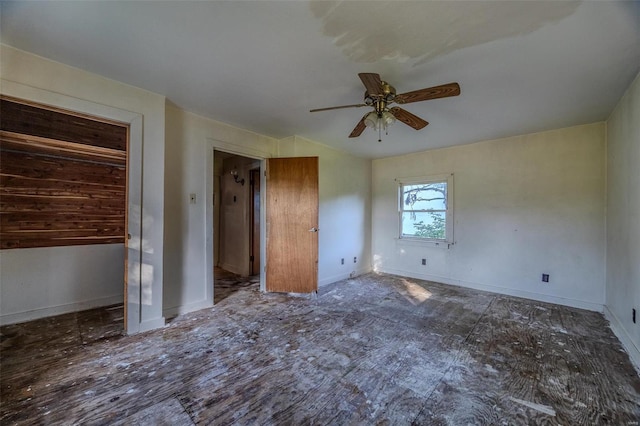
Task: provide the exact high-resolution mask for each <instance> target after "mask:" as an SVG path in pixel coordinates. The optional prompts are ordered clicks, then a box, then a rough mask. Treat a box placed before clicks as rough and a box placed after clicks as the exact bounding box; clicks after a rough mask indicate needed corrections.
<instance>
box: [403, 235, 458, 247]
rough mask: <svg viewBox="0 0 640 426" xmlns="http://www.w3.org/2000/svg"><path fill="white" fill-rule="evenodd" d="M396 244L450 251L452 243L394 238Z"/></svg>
mask: <svg viewBox="0 0 640 426" xmlns="http://www.w3.org/2000/svg"><path fill="white" fill-rule="evenodd" d="M394 239H395V240H396V241H397V242H398V244H400V245H407V246H415V247H438V248H445V249H450V248H451V246H453V244H454V243H452V242H449V241H436V240H422V239H419V238H398V237H396V238H394Z"/></svg>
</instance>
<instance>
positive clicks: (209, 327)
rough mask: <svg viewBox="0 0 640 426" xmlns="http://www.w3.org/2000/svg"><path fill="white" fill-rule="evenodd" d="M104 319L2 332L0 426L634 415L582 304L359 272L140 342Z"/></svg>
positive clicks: (569, 419) (639, 389)
mask: <svg viewBox="0 0 640 426" xmlns="http://www.w3.org/2000/svg"><path fill="white" fill-rule="evenodd" d="M114 312H115V309H114V310H112V311H109V310H94V311H88V312H85V313H79V314H72V315H65V316H60V317H54V318H49V319H46V320H39V321H33V322H30V323H25V324H19V325H12V326H5V327H2V329H1V333H2V352H1V359H0V363H1V378H0V384H1V393H0V398H1V402H2V403H1V408H0V423H2V424H3V425H5V424H7V425H8V424H29V425H31V424H127V425H128V424H142V425H146V424H153V425H155V424H171V425H191V424H216V425H218V424H252V425H253V424H295V425H298V424H337V425H342V424H420V425H421V424H424V425H444V424H449V425H467V424H473V425H477V424H495V425H502V424H509V425H517V424H522V425H547V424H549V425H551V424H553V425H557V424H559V425H599V424H609V425H635V424H638V423H637V422H638V421H640V377H639V376H638V374H637V372H636V371H635V370H634V369H633V367H632V365H631V364H630V362H629V357H628V355H627V354H626V353H625V352H624V351H623V349H622V348H621V346H620V343H619V341H618V340H617V339H616V338H615V337H614V335H613V334H612V332H611V330H610V329H609V328H608V326H607V322H606V321H605V320H604V318H603V317H602V315H600V314H597V313H593V312H588V311H583V310H579V309H571V308H566V307H560V306H556V305H550V304H545V303H539V302H532V301H527V300H523V299H517V298H513V297H507V296H500V295H495V294H489V293H484V292H479V291H474V290H468V289H461V288H456V287H451V286H446V285H440V284H434V283H430V282H424V281H418V280H412V279H405V278H400V277H395V276H388V275H375V274H370V275H365V276H362V277H359V278H356V279H353V280H345V281H341V282H339V283H336V284H334V285H331V286H328V287H325V288H321V289H320V294H319V295H318V296H317V297H299V296H291V295H286V294H262V293H260V292H259V290H258V284H257V283H253V284H250V285H245V286H243V287H242V288H241V289H240V290H239V291H237V292H234V293H232V294H230V295H229V296H228V297H226V298H224V299H223V300H222V301H220V303H218V304H216V306H215V307H214V308H212V309H205V310H201V311H198V312H194V313H191V314H188V315H184V316H180V317H177V318H175V319H174V320H172V321H171V322H170V323H169V325H167V326H166V327H165V328H163V329H160V330H156V331H152V332H148V333H143V334H139V335H135V336H121V335H119V334H118V333H117V331H114V326H113V324H109V320H110V319H114V318H116V317H117V315H116V314H114ZM96 318H102V319H103V320H106V323H103V322H102V323H101V322H100V321H94V320H95V319H96ZM92 321H93V322H92ZM99 323H100V324H99Z"/></svg>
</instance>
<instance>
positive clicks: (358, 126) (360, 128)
mask: <svg viewBox="0 0 640 426" xmlns="http://www.w3.org/2000/svg"><path fill="white" fill-rule="evenodd" d="M367 114H369V113H367ZM367 114H365V115H363V116H362V118H361V119H360V121H358V124H356V127H354V128H353V131H352V132H351V134H350V135H349V137H350V138H357V137H358V136H360V135H361V134H362V132H364V129H365V128H366V127H367V126H365V125H364V119H365V117H366V116H367Z"/></svg>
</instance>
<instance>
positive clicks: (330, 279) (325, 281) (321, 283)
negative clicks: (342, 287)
mask: <svg viewBox="0 0 640 426" xmlns="http://www.w3.org/2000/svg"><path fill="white" fill-rule="evenodd" d="M351 272H353V271H349V272H345V273H342V274H337V275H332V276H330V277H326V278H323V279H321V280H319V281H318V287H322V286H325V285H328V284H331V283H335V282H336V281H340V280H345V279H347V278H349V277H351ZM355 272H356V276H358V275H362V274H367V273H369V272H371V265H369V266H366V267H364V268H360V269H356V271H355Z"/></svg>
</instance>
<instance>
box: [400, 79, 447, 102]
mask: <svg viewBox="0 0 640 426" xmlns="http://www.w3.org/2000/svg"><path fill="white" fill-rule="evenodd" d="M459 94H460V86H459V85H458V83H449V84H443V85H442V86H435V87H429V88H426V89H420V90H414V91H413V92H407V93H402V94H400V95H396V97H395V98H394V99H393V101H394V102H395V103H397V104H408V103H411V102H420V101H428V100H430V99H438V98H448V97H449V96H458V95H459Z"/></svg>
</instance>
